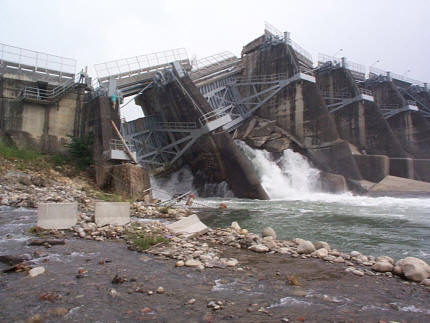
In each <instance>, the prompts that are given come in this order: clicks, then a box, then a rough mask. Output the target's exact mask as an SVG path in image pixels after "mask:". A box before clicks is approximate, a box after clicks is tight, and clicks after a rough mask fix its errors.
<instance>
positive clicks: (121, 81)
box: [0, 24, 430, 199]
mask: <svg viewBox="0 0 430 323" xmlns="http://www.w3.org/2000/svg"><path fill="white" fill-rule="evenodd" d="M4 46H7V45H4ZM7 48H8V49H10V48H11V47H10V46H7ZM0 63H1V70H0V71H1V79H0V80H1V81H0V90H1V94H2V95H1V99H0V100H1V101H0V102H1V108H0V116H1V123H0V132H1V135H2V137H5V138H7V139H8V140H10V141H12V142H14V143H15V144H16V145H18V146H32V147H34V148H36V149H38V150H40V151H42V152H47V153H58V152H64V151H65V150H64V144H65V143H67V142H68V140H70V139H69V137H68V136H69V135H73V136H88V135H89V136H92V137H93V159H94V161H95V170H96V179H97V183H98V185H99V186H100V187H104V188H106V189H110V190H113V191H120V192H121V191H126V192H127V195H131V196H133V197H135V198H143V196H144V195H147V194H148V193H147V192H148V189H149V188H150V182H149V174H150V173H152V174H159V175H161V176H163V175H164V176H165V175H166V174H167V175H168V174H169V173H170V172H172V171H175V170H177V169H179V168H181V167H183V166H187V167H188V168H189V169H190V170H191V172H192V173H193V175H194V182H193V184H194V186H195V187H196V189H197V191H198V193H199V195H201V196H210V195H213V190H212V191H211V190H208V189H207V187H208V186H209V187H213V186H214V185H215V186H216V185H227V186H228V187H229V189H230V190H231V191H232V192H233V194H234V195H235V196H236V197H241V198H252V199H268V195H267V193H266V192H265V190H264V188H263V187H262V185H261V183H260V179H259V175H258V173H257V171H256V169H255V168H254V167H253V165H252V164H251V162H250V160H248V158H247V157H246V156H245V154H244V153H243V152H242V151H241V149H240V147H239V146H237V145H236V144H235V142H234V140H235V139H240V140H243V141H245V142H246V143H247V144H248V145H249V146H251V147H252V148H254V149H265V150H267V151H269V152H270V153H271V154H272V155H273V156H280V154H282V153H283V151H285V150H286V149H293V150H294V151H296V152H299V153H300V154H302V155H304V156H306V157H307V158H308V159H309V160H310V161H311V163H312V164H313V165H314V167H316V168H318V169H319V170H320V171H321V174H320V181H321V187H322V188H324V189H325V190H327V191H331V192H342V191H345V190H352V191H354V192H361V193H364V192H366V191H367V190H369V188H370V187H371V186H372V185H374V184H375V183H378V182H381V181H383V180H384V179H386V178H389V175H394V176H397V177H402V178H404V179H405V180H406V179H415V180H420V181H430V175H428V174H430V146H429V145H430V125H429V118H430V94H429V91H428V88H427V84H425V83H422V82H418V81H415V80H411V79H405V78H403V79H401V77H400V76H398V75H396V74H392V73H389V72H384V71H380V70H376V69H371V71H370V74H367V73H366V70H365V68H364V67H363V66H361V65H360V64H356V63H353V62H350V61H348V60H347V59H346V58H341V59H338V58H335V57H330V56H327V55H320V58H319V60H318V64H317V65H316V66H315V65H314V62H313V60H312V55H310V54H309V53H308V52H307V51H306V50H305V49H303V48H302V47H301V46H300V45H298V44H297V43H295V42H294V41H293V40H292V39H291V36H290V34H289V33H288V32H286V33H281V32H279V31H278V30H276V28H274V27H273V26H271V25H269V24H266V28H265V31H264V34H263V35H262V36H260V37H258V38H256V39H255V40H253V41H251V42H250V43H248V44H246V45H245V46H243V50H242V53H241V57H236V56H235V55H233V54H231V53H229V52H224V53H220V54H216V55H213V56H210V57H207V58H204V59H201V60H198V61H190V60H189V59H188V56H187V54H186V51H185V50H184V49H175V50H170V51H165V52H160V53H154V54H148V55H142V56H138V57H132V58H127V59H121V60H118V61H112V62H106V63H101V64H97V65H95V69H96V71H97V74H98V75H97V78H96V79H95V80H92V79H91V78H90V77H89V76H88V75H87V74H86V73H85V72H84V71H82V72H81V73H79V74H78V75H75V74H74V71H73V72H72V71H69V72H68V73H65V72H64V71H61V69H60V70H58V68H57V69H55V68H49V69H48V68H45V70H44V71H41V69H40V68H39V66H37V64H35V63H33V64H32V63H31V62H30V63H29V64H22V62H17V59H16V57H14V56H13V55H12V56H11V57H7V59H5V58H4V57H2V61H1V62H0ZM133 98H134V101H135V103H136V104H137V105H139V106H141V108H142V111H143V114H144V117H143V118H139V119H136V120H133V121H129V122H125V121H124V120H121V119H120V109H121V107H123V106H125V104H126V103H125V101H126V100H127V101H128V100H130V99H133ZM135 163H137V164H139V165H140V166H138V165H134V164H135ZM396 185H397V186H396V187H398V182H396ZM405 185H406V184H405ZM385 186H386V185H385ZM145 192H146V193H145Z"/></svg>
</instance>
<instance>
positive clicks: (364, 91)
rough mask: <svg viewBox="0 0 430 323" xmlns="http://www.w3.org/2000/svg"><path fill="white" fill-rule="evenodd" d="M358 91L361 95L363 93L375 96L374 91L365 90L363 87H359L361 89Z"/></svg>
mask: <svg viewBox="0 0 430 323" xmlns="http://www.w3.org/2000/svg"><path fill="white" fill-rule="evenodd" d="M358 91H360V93H361V94H366V95H370V96H373V92H372V90H369V89H364V88H362V87H359V88H358Z"/></svg>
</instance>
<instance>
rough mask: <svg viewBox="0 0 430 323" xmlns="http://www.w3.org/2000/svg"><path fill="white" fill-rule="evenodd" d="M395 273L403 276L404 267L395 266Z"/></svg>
mask: <svg viewBox="0 0 430 323" xmlns="http://www.w3.org/2000/svg"><path fill="white" fill-rule="evenodd" d="M393 273H394V274H396V275H399V276H400V275H402V274H403V271H402V267H400V266H394V269H393Z"/></svg>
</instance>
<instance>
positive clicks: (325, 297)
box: [0, 209, 430, 322]
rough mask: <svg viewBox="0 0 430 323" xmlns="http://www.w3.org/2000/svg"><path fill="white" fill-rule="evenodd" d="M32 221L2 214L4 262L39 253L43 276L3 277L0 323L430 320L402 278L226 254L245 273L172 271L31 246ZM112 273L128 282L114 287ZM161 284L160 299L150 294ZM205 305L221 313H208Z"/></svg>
mask: <svg viewBox="0 0 430 323" xmlns="http://www.w3.org/2000/svg"><path fill="white" fill-rule="evenodd" d="M34 221H35V212H34V211H32V212H29V211H26V210H13V211H12V210H10V209H3V210H1V211H0V234H1V240H0V254H23V253H28V254H34V252H36V251H39V255H41V257H40V258H39V259H38V260H37V263H38V264H39V265H42V266H44V267H45V269H46V272H45V273H44V274H42V275H40V276H37V277H35V278H29V277H28V276H27V275H26V274H25V273H10V274H1V276H0V321H1V322H14V321H26V320H27V319H28V318H30V317H33V318H41V319H42V320H44V321H46V322H135V321H148V322H281V319H288V320H289V321H290V322H296V321H305V322H342V321H346V322H378V321H379V320H383V321H386V322H389V321H396V322H430V293H429V291H428V290H426V289H425V288H424V287H422V286H419V285H417V284H410V283H405V282H404V281H402V280H400V279H398V278H387V277H382V276H381V277H369V276H364V277H358V276H354V275H353V274H351V273H345V272H344V265H339V264H328V263H326V262H323V261H321V260H318V259H299V258H291V257H289V256H283V255H267V254H256V253H253V252H248V251H243V250H237V249H230V248H227V249H225V256H227V257H235V258H237V259H238V260H239V262H240V265H239V267H240V268H243V270H238V269H237V268H235V269H217V268H214V269H205V270H204V271H201V272H200V271H198V270H196V269H192V268H187V267H181V268H177V267H175V261H173V260H170V259H167V258H164V257H157V256H152V255H146V254H142V253H137V252H134V251H130V250H128V249H127V247H126V245H125V243H123V242H112V241H109V242H96V241H90V240H78V239H69V240H67V241H66V244H65V245H57V246H52V247H51V248H48V249H47V248H45V247H37V246H27V245H26V243H25V240H26V239H28V238H30V237H29V236H26V234H25V231H26V229H28V227H30V226H31V225H33V224H34ZM8 234H9V236H7V235H8ZM4 268H6V265H4V264H0V269H4ZM115 275H118V276H119V277H121V278H123V279H125V281H124V282H122V283H117V284H114V283H112V279H113V278H114V277H115ZM119 280H121V279H119ZM297 285H300V286H297ZM160 286H161V287H163V289H164V292H163V293H157V292H156V290H157V289H158V288H159V287H160ZM149 291H153V293H152V295H150V294H151V293H148V292H149ZM191 299H195V302H193V301H190V300H191ZM210 301H215V302H217V301H220V303H222V305H221V309H219V310H213V309H211V308H208V303H209V302H210Z"/></svg>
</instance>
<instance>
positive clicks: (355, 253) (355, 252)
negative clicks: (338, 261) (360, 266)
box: [350, 251, 361, 257]
mask: <svg viewBox="0 0 430 323" xmlns="http://www.w3.org/2000/svg"><path fill="white" fill-rule="evenodd" d="M350 255H351V257H358V256H360V255H361V253H359V252H358V251H351V253H350Z"/></svg>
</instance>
